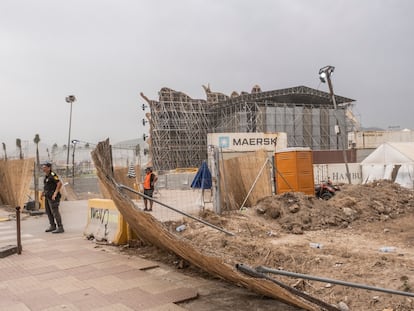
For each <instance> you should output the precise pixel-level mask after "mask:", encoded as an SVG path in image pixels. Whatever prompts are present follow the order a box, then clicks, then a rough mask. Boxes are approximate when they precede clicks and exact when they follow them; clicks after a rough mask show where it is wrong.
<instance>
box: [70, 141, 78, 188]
mask: <svg viewBox="0 0 414 311" xmlns="http://www.w3.org/2000/svg"><path fill="white" fill-rule="evenodd" d="M78 142H79V141H77V140H76V139H74V140H72V144H73V151H72V185H75V150H76V144H77V143H78Z"/></svg>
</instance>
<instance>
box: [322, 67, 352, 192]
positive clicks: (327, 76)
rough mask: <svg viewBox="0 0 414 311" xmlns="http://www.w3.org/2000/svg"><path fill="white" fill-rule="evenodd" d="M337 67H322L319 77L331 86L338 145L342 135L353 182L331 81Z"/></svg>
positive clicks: (343, 132)
mask: <svg viewBox="0 0 414 311" xmlns="http://www.w3.org/2000/svg"><path fill="white" fill-rule="evenodd" d="M334 70H335V67H334V66H325V67H323V68H321V69H319V79H320V80H321V82H323V83H325V82H328V87H329V93H330V95H331V99H332V103H333V106H334V115H335V120H336V125H335V133H336V135H337V145H338V143H339V142H338V138H339V136H342V139H341V140H342V152H343V158H344V162H345V168H346V177H347V179H348V183H349V184H351V174H350V173H349V166H348V156H347V153H346V149H347V148H346V144H345V142H346V136H345V135H346V134H347V133H346V129H342V130H341V127H340V126H339V118H338V106H337V105H336V98H335V94H334V91H333V86H332V81H331V75H332V73H333V72H334Z"/></svg>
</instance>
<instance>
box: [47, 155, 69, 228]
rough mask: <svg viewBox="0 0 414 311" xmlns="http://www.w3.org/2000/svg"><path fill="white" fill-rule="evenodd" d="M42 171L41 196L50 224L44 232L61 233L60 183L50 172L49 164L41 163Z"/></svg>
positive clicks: (50, 166)
mask: <svg viewBox="0 0 414 311" xmlns="http://www.w3.org/2000/svg"><path fill="white" fill-rule="evenodd" d="M42 170H43V173H45V178H44V180H43V193H42V196H43V197H44V198H45V209H46V214H47V217H48V218H49V224H50V226H49V228H47V229H46V232H52V233H63V232H64V230H63V225H62V217H61V216H60V212H59V203H60V198H61V194H60V189H61V188H62V182H61V181H60V179H59V176H58V175H56V173H55V172H53V171H52V164H51V163H49V162H46V163H43V164H42Z"/></svg>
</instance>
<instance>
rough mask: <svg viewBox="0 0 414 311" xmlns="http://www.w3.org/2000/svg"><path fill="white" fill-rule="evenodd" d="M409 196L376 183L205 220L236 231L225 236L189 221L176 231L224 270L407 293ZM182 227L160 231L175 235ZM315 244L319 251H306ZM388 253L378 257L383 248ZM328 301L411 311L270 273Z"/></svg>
mask: <svg viewBox="0 0 414 311" xmlns="http://www.w3.org/2000/svg"><path fill="white" fill-rule="evenodd" d="M413 211H414V196H413V192H412V191H409V190H407V189H404V188H401V187H399V186H398V185H396V184H393V183H390V182H387V181H380V182H375V183H372V184H368V185H358V186H351V185H350V186H348V185H344V186H342V190H341V191H340V192H338V193H337V195H335V197H334V198H332V199H331V200H329V201H323V200H319V199H317V198H315V197H312V196H306V195H303V194H300V193H285V194H282V195H277V196H272V197H266V198H263V199H262V200H260V201H259V202H258V204H257V206H255V207H253V208H249V209H247V210H243V211H235V212H230V213H228V214H225V215H222V216H218V215H215V214H214V213H212V212H208V211H206V212H204V213H203V214H202V215H200V216H201V217H203V218H204V219H205V220H207V221H209V222H211V223H213V224H215V225H217V226H220V227H223V228H225V229H226V230H229V231H231V232H234V233H235V236H228V235H225V234H223V233H222V232H219V231H216V230H213V229H211V228H209V227H206V226H205V225H203V224H200V223H198V222H195V221H192V220H187V222H186V224H187V228H186V230H184V231H183V232H181V233H178V234H179V235H180V236H181V237H182V238H183V239H185V240H186V242H188V243H191V244H192V245H194V246H195V247H196V248H199V249H200V250H201V251H202V252H204V253H206V254H210V255H213V256H220V257H222V258H223V259H224V260H225V261H226V262H227V263H229V264H230V265H236V264H237V263H242V264H246V265H249V266H252V267H256V266H261V265H263V266H266V267H270V268H273V269H284V270H288V271H292V272H298V273H304V274H310V275H317V276H321V277H326V278H333V279H339V280H344V281H348V282H355V283H360V284H366V285H370V286H376V287H383V288H390V289H394V290H402V291H413V289H414V259H413V258H414V249H413V246H414V226H413V225H412V223H413V221H414V213H413ZM179 224H181V223H169V224H166V226H167V227H168V228H169V229H170V230H172V231H173V230H174V229H175V227H176V225H179ZM311 242H318V243H320V245H321V248H320V249H315V248H312V247H310V243H311ZM390 245H392V246H394V247H396V251H395V252H394V253H382V252H380V251H379V249H380V247H382V246H390ZM272 277H274V278H276V279H278V280H280V281H282V282H284V283H286V284H288V285H291V286H295V287H298V288H300V289H301V290H304V291H306V292H307V293H310V294H311V295H314V296H315V297H318V298H320V299H323V300H325V301H326V302H329V303H331V304H335V305H339V303H344V304H346V305H347V306H348V307H349V308H350V309H351V310H387V308H389V310H394V311H397V310H398V311H403V310H404V311H405V310H414V302H413V301H414V299H412V298H407V297H404V296H399V295H391V294H384V293H381V292H375V291H367V290H361V289H356V288H351V287H343V286H340V285H333V284H325V283H322V282H316V281H303V280H301V279H292V278H288V277H282V276H272Z"/></svg>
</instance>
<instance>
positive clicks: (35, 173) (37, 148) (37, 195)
mask: <svg viewBox="0 0 414 311" xmlns="http://www.w3.org/2000/svg"><path fill="white" fill-rule="evenodd" d="M33 142H34V143H35V144H36V165H35V169H34V172H33V177H34V188H35V189H34V190H35V209H36V210H38V209H39V206H40V204H39V178H38V177H37V173H38V170H39V164H40V163H39V162H40V161H39V142H40V136H39V134H36V135H35V137H34V139H33Z"/></svg>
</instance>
